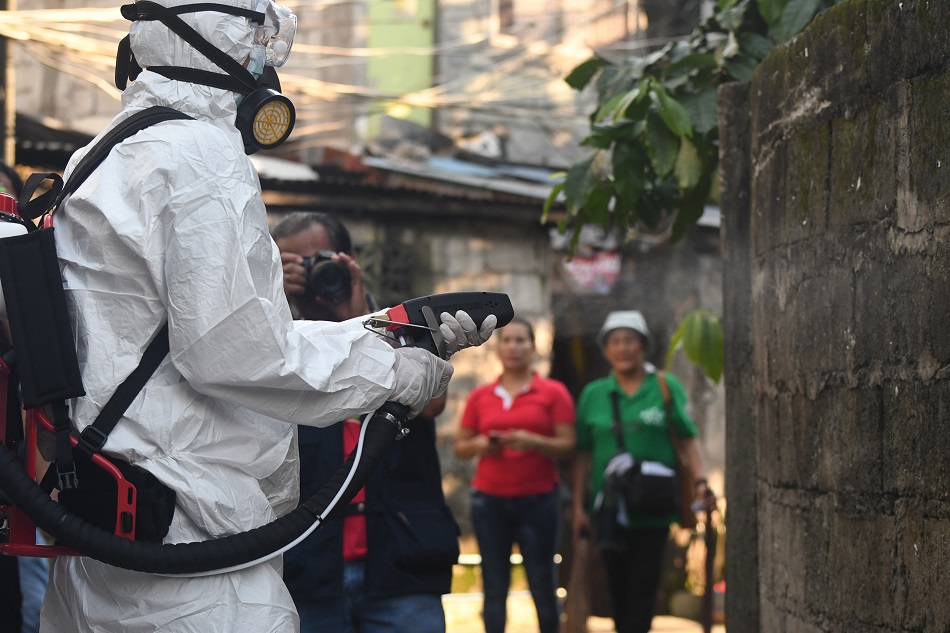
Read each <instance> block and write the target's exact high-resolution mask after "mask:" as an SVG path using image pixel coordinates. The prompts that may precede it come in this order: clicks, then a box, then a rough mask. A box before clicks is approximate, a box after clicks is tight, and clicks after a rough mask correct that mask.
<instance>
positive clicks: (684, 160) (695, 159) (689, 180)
mask: <svg viewBox="0 0 950 633" xmlns="http://www.w3.org/2000/svg"><path fill="white" fill-rule="evenodd" d="M673 174H674V175H675V176H676V184H678V185H679V187H680V189H690V188H692V187H695V186H696V183H698V182H699V179H700V177H701V176H702V174H703V162H702V161H701V160H699V153H698V152H697V151H696V146H695V145H693V144H692V143H691V142H690V140H689V139H688V138H684V139H683V140H682V141H681V142H680V151H679V153H678V154H677V155H676V166H675V167H674V168H673Z"/></svg>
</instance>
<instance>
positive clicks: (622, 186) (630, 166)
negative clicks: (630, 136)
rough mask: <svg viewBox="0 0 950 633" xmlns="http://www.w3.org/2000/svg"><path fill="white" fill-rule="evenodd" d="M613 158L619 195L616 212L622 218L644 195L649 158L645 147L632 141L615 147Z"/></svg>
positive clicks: (615, 181) (615, 186) (616, 187)
mask: <svg viewBox="0 0 950 633" xmlns="http://www.w3.org/2000/svg"><path fill="white" fill-rule="evenodd" d="M611 158H612V161H613V172H614V190H615V191H616V194H617V208H616V211H617V213H618V215H620V216H622V215H624V214H625V213H627V212H629V211H631V210H633V207H634V204H635V203H636V200H637V198H639V197H640V194H642V193H643V187H644V176H643V168H644V165H645V164H646V163H647V162H648V161H649V158H648V157H646V156H645V155H644V150H643V146H642V145H640V144H639V143H635V142H632V141H627V142H618V143H617V144H616V145H614V147H613V155H612V157H611Z"/></svg>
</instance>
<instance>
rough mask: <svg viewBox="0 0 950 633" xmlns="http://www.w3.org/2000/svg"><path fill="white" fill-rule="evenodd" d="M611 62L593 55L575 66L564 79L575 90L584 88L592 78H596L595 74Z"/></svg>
mask: <svg viewBox="0 0 950 633" xmlns="http://www.w3.org/2000/svg"><path fill="white" fill-rule="evenodd" d="M609 63H610V62H608V61H607V60H605V59H601V58H600V57H592V58H591V59H588V60H587V61H586V62H582V63H581V64H579V65H578V66H577V67H576V68H574V70H572V71H571V72H570V74H569V75H568V76H567V77H565V78H564V81H566V82H567V85H569V86H570V87H571V88H573V89H574V90H583V89H584V87H585V86H587V84H589V83H590V80H591V79H593V78H594V75H596V74H597V72H598V71H600V69H602V68H603V67H604V66H606V65H608V64H609Z"/></svg>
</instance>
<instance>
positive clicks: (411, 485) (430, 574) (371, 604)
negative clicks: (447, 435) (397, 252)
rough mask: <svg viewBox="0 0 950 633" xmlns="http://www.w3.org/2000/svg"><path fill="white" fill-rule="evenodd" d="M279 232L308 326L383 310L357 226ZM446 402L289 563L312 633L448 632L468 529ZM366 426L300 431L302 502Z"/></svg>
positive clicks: (294, 296) (301, 219)
mask: <svg viewBox="0 0 950 633" xmlns="http://www.w3.org/2000/svg"><path fill="white" fill-rule="evenodd" d="M272 236H273V238H274V241H275V242H276V243H277V247H278V249H279V250H280V257H281V261H282V263H283V269H284V290H285V292H286V293H287V297H288V299H289V300H290V303H291V305H292V306H293V308H294V309H295V310H296V311H297V312H298V318H304V319H320V320H327V321H342V320H346V319H349V318H352V317H355V316H359V315H361V314H366V313H367V312H369V311H370V310H371V308H372V309H375V306H373V305H372V304H373V301H372V298H371V297H369V295H368V294H367V293H366V291H365V290H364V288H363V274H362V271H361V270H360V267H359V266H358V265H357V263H356V261H355V260H354V258H353V246H352V242H351V240H350V235H349V232H348V231H347V230H346V227H344V226H343V224H342V223H341V222H340V221H339V220H338V219H336V218H335V217H333V216H331V215H327V214H325V213H293V214H291V215H289V216H287V217H286V218H284V219H283V220H281V221H280V222H279V223H278V224H277V225H276V226H275V227H274V229H273V231H272ZM444 407H445V395H444V394H443V395H442V396H440V397H439V398H436V399H435V400H433V401H432V402H431V403H430V405H429V406H428V407H427V408H426V409H424V410H423V411H422V413H421V414H420V415H419V416H418V417H417V418H415V419H414V420H412V422H411V424H410V427H409V428H410V429H411V432H410V433H409V435H407V436H406V437H404V438H403V439H401V440H400V441H399V442H397V443H396V445H395V446H394V447H393V449H392V450H391V451H390V453H389V454H388V455H387V456H386V458H385V460H384V461H383V463H382V464H380V465H379V466H378V467H377V469H376V470H375V471H374V473H373V474H372V476H371V477H370V479H369V481H368V482H367V484H366V486H365V488H364V489H363V490H361V491H360V493H359V494H357V496H356V497H355V498H354V499H353V501H352V502H351V503H350V505H349V506H348V507H347V508H346V509H345V510H344V512H343V517H342V520H333V521H330V522H329V523H327V524H326V525H325V526H324V527H323V528H321V529H320V530H318V531H317V532H315V533H314V534H312V535H310V536H309V537H308V538H307V539H306V540H304V542H302V543H301V544H300V545H298V546H297V547H295V548H294V549H292V550H290V551H289V552H287V553H286V554H285V555H284V581H285V582H286V584H287V587H288V588H289V589H290V592H291V595H292V596H293V599H294V602H295V603H296V606H297V610H298V612H299V614H300V630H301V631H302V633H307V632H310V631H320V632H324V631H334V632H340V633H344V632H345V633H349V632H353V633H359V632H360V631H363V632H372V633H381V632H393V633H395V632H401V631H412V632H413V633H444V631H445V613H444V611H443V608H442V597H441V594H443V593H448V592H449V591H450V590H451V580H452V565H453V564H454V563H455V562H456V561H457V560H458V553H459V550H458V526H457V524H456V523H455V519H454V518H453V517H452V514H451V512H450V510H449V508H448V506H447V505H446V503H445V497H444V495H443V492H442V473H441V469H440V467H439V458H438V455H437V453H436V450H435V420H434V417H435V416H436V415H438V414H439V413H441V412H442V409H443V408H444ZM359 430H360V422H359V421H358V420H347V421H346V422H345V423H343V424H336V425H333V426H332V427H327V428H311V427H300V429H299V432H300V435H299V438H300V443H299V445H300V478H301V481H300V486H301V491H300V492H301V498H303V499H306V498H308V497H309V496H310V495H311V494H313V493H314V492H315V491H316V490H317V489H318V488H319V487H320V486H322V485H323V483H325V482H326V481H327V480H328V479H329V478H330V477H331V476H332V475H333V473H334V472H335V471H336V469H337V468H338V467H339V466H340V465H341V464H342V463H343V460H344V459H345V457H346V455H348V454H349V452H350V451H351V450H352V449H353V447H354V446H355V444H356V440H357V438H358V436H359Z"/></svg>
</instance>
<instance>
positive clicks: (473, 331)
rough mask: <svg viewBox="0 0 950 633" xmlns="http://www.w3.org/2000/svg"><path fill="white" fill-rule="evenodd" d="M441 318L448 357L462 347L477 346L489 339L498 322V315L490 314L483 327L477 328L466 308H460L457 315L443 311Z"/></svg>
mask: <svg viewBox="0 0 950 633" xmlns="http://www.w3.org/2000/svg"><path fill="white" fill-rule="evenodd" d="M439 318H440V319H442V325H440V326H439V331H440V332H442V338H444V339H445V353H446V358H447V357H449V356H451V355H452V354H454V353H455V352H457V351H459V350H460V349H465V348H466V347H477V346H478V345H481V344H482V343H484V342H485V341H487V340H488V339H489V337H491V333H492V332H493V331H494V330H495V324H496V323H498V317H496V316H495V315H494V314H489V315H488V316H487V317H486V318H485V320H484V321H483V322H482V327H480V328H476V327H475V321H473V320H472V317H470V316H468V312H466V311H465V310H459V311H458V312H456V313H455V316H452V315H451V314H449V313H448V312H443V313H442V314H441V315H439Z"/></svg>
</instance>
